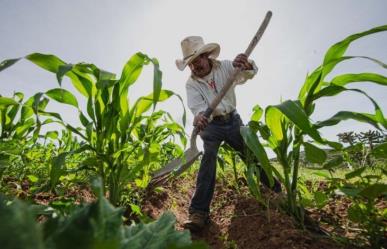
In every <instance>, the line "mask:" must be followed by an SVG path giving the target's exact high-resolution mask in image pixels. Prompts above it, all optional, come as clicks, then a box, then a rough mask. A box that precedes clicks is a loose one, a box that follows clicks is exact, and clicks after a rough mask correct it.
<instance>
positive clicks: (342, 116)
mask: <svg viewBox="0 0 387 249" xmlns="http://www.w3.org/2000/svg"><path fill="white" fill-rule="evenodd" d="M348 119H353V120H357V121H359V122H363V123H368V124H370V125H372V126H374V127H375V128H376V129H379V130H380V128H379V125H378V123H379V122H378V119H377V117H376V116H375V115H372V114H368V113H358V112H349V111H340V112H338V113H336V114H335V115H333V116H332V117H330V118H329V119H326V120H324V121H319V122H316V124H315V127H316V128H317V129H320V128H322V127H325V126H333V125H336V124H338V123H340V122H341V121H344V120H348Z"/></svg>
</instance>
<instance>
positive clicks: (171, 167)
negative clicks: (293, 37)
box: [150, 11, 272, 186]
mask: <svg viewBox="0 0 387 249" xmlns="http://www.w3.org/2000/svg"><path fill="white" fill-rule="evenodd" d="M271 16H272V12H271V11H268V12H267V13H266V16H265V19H264V20H263V22H262V24H261V26H260V27H259V29H258V31H257V33H256V34H255V36H254V37H253V39H252V40H251V42H250V44H249V46H248V48H247V49H246V51H245V55H247V57H249V56H250V54H251V52H252V51H253V49H254V48H255V46H256V45H257V43H258V41H259V40H260V39H261V37H262V35H263V33H264V32H265V29H266V27H267V25H268V24H269V21H270V18H271ZM240 72H241V70H240V69H239V68H237V69H235V70H234V72H233V74H232V75H231V77H230V78H228V80H227V82H226V84H225V85H224V86H223V88H222V90H221V91H220V93H219V94H218V95H217V96H216V97H215V99H214V100H213V101H212V102H211V104H210V106H209V107H208V108H207V110H206V111H205V112H204V114H203V115H204V116H205V117H207V118H209V117H210V116H211V114H212V112H213V111H214V110H215V109H216V107H217V106H218V104H219V103H220V101H221V100H222V98H223V97H224V96H225V95H226V93H227V91H228V90H229V89H230V87H231V86H232V85H233V83H234V80H235V78H236V76H237V75H238V74H239V73H240ZM198 133H199V130H198V129H197V128H195V129H194V130H193V131H192V135H191V140H190V146H191V147H189V148H188V149H187V150H186V151H185V152H184V155H183V156H182V157H181V158H177V159H174V160H172V161H171V162H169V163H168V164H167V165H165V166H164V167H163V168H161V169H159V170H158V171H156V172H154V173H153V177H152V180H151V182H150V186H157V185H162V184H163V183H165V182H166V181H167V180H168V179H169V178H170V177H173V176H174V177H176V176H179V175H180V174H181V173H183V172H184V171H185V170H186V169H188V168H189V167H190V166H191V165H192V164H193V163H194V162H195V161H196V159H197V158H198V157H199V156H200V155H201V154H202V152H200V151H199V150H198V148H197V146H196V137H197V135H198Z"/></svg>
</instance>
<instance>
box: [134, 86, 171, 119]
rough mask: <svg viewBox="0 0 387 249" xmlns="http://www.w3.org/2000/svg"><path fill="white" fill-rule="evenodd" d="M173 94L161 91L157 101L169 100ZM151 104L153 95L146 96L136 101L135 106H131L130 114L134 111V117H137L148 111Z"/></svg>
mask: <svg viewBox="0 0 387 249" xmlns="http://www.w3.org/2000/svg"><path fill="white" fill-rule="evenodd" d="M173 94H174V93H173V92H172V91H169V90H161V91H160V96H159V99H158V101H159V102H162V101H165V100H167V99H169V98H170V97H171V96H172V95H173ZM152 104H153V93H151V94H149V95H148V96H145V97H141V98H139V99H138V100H137V102H136V104H135V105H134V106H133V109H132V112H133V111H134V110H135V116H134V117H139V116H140V115H141V114H142V113H144V112H146V111H147V110H149V109H150V107H151V106H152Z"/></svg>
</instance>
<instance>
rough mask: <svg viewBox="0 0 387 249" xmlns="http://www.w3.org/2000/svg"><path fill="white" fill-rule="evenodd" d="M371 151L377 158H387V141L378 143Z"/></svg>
mask: <svg viewBox="0 0 387 249" xmlns="http://www.w3.org/2000/svg"><path fill="white" fill-rule="evenodd" d="M371 153H372V155H373V156H375V157H376V158H387V142H386V143H382V144H378V145H376V146H375V148H374V149H373V150H372V151H371Z"/></svg>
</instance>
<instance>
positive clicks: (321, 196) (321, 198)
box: [313, 191, 328, 208]
mask: <svg viewBox="0 0 387 249" xmlns="http://www.w3.org/2000/svg"><path fill="white" fill-rule="evenodd" d="M313 195H314V201H315V202H316V205H317V207H318V208H323V207H324V206H325V205H326V204H327V203H328V196H327V195H326V194H325V193H323V192H320V191H316V192H314V193H313Z"/></svg>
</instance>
